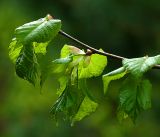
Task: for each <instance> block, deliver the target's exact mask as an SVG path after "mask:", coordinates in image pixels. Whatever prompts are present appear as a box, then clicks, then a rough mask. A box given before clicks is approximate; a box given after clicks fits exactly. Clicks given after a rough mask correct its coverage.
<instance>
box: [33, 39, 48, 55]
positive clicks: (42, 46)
mask: <svg viewBox="0 0 160 137" xmlns="http://www.w3.org/2000/svg"><path fill="white" fill-rule="evenodd" d="M48 44H49V42H45V43H37V42H33V47H34V50H35V54H42V55H45V54H46V52H47V51H46V48H47V46H48Z"/></svg>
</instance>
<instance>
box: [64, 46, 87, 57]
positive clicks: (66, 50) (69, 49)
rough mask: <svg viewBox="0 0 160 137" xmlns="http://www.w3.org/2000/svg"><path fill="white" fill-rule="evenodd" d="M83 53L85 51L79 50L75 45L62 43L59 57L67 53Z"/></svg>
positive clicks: (65, 55)
mask: <svg viewBox="0 0 160 137" xmlns="http://www.w3.org/2000/svg"><path fill="white" fill-rule="evenodd" d="M70 54H72V55H85V52H84V51H82V50H80V49H79V48H77V47H74V46H70V45H64V46H63V48H62V49H61V58H65V57H67V56H68V55H70Z"/></svg>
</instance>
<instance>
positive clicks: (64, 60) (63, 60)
mask: <svg viewBox="0 0 160 137" xmlns="http://www.w3.org/2000/svg"><path fill="white" fill-rule="evenodd" d="M72 61H73V56H72V55H69V56H67V57H65V58H60V59H56V60H54V61H53V63H56V64H68V63H70V62H72Z"/></svg>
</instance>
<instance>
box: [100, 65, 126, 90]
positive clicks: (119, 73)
mask: <svg viewBox="0 0 160 137" xmlns="http://www.w3.org/2000/svg"><path fill="white" fill-rule="evenodd" d="M125 74H126V71H125V69H124V67H121V68H119V69H116V70H114V71H112V72H110V73H108V74H106V75H103V77H102V79H103V87H104V93H106V92H107V90H108V86H109V84H110V82H111V81H112V80H117V79H120V78H122V77H124V75H125Z"/></svg>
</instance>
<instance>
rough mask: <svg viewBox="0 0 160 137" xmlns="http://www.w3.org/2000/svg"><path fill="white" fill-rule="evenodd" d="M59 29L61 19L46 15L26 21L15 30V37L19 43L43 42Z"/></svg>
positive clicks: (52, 36) (53, 35) (48, 39)
mask: <svg viewBox="0 0 160 137" xmlns="http://www.w3.org/2000/svg"><path fill="white" fill-rule="evenodd" d="M60 29H61V21H60V20H57V19H49V18H48V16H47V17H45V18H42V19H39V20H36V21H33V22H30V23H26V24H24V25H22V26H20V27H18V28H17V29H16V30H15V37H16V39H17V41H19V42H21V43H31V42H37V43H44V42H47V41H50V40H51V39H53V38H54V37H55V36H56V35H57V34H58V32H59V31H60Z"/></svg>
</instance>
